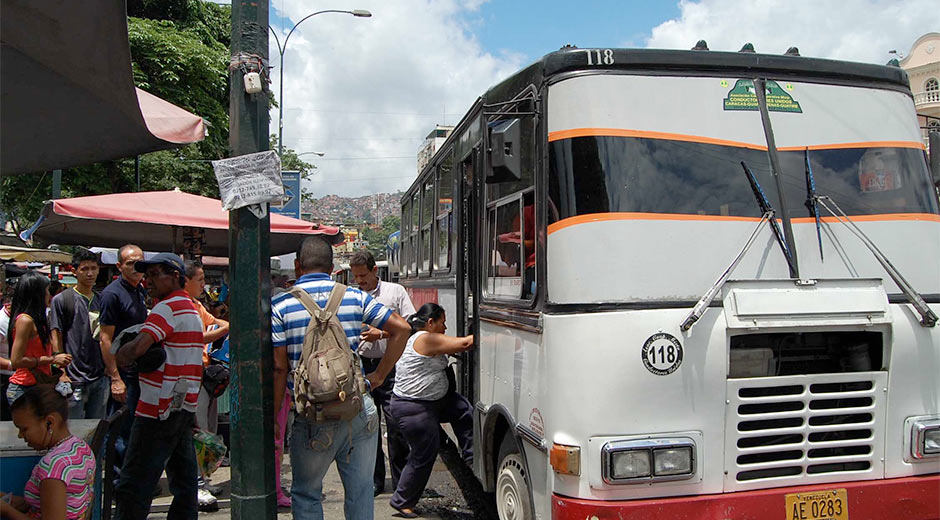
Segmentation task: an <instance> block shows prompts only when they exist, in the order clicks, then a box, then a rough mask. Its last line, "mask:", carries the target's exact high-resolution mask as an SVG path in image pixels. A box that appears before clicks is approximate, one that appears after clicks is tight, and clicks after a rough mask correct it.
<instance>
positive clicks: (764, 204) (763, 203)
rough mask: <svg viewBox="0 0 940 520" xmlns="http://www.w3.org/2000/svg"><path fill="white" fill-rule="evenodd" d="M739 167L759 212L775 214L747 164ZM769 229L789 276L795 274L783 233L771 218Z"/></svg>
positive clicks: (742, 162)
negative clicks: (741, 168)
mask: <svg viewBox="0 0 940 520" xmlns="http://www.w3.org/2000/svg"><path fill="white" fill-rule="evenodd" d="M741 166H742V167H743V168H744V174H745V175H747V182H749V183H750V184H751V190H752V191H753V192H754V198H755V199H757V205H758V206H760V210H761V212H763V213H764V214H767V212H770V213H771V214H776V211H774V207H773V206H771V205H770V201H769V200H767V196H766V195H764V190H762V189H761V187H760V183H758V182H757V177H754V174H753V173H751V169H750V168H748V167H747V163H746V162H744V161H741ZM768 222H770V229H771V230H773V232H774V236H775V237H777V243H778V244H780V250H781V251H783V256H784V257H786V259H787V266H788V267H789V268H790V274H791V276H792V275H793V273H795V272H796V263H795V262H794V261H793V256H792V255H791V253H790V249H789V248H788V247H787V242H786V240H784V238H783V231H781V229H780V225H779V224H777V219H775V218H771V219H770V220H769V221H768Z"/></svg>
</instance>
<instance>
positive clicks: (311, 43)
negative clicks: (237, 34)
mask: <svg viewBox="0 0 940 520" xmlns="http://www.w3.org/2000/svg"><path fill="white" fill-rule="evenodd" d="M321 9H346V10H353V9H366V10H369V11H371V12H372V14H373V16H372V17H371V18H355V17H352V16H350V15H345V14H334V13H325V14H321V15H317V16H315V17H313V18H310V19H308V20H306V21H305V22H303V24H301V25H300V26H298V28H297V30H296V31H295V32H294V33H293V35H292V36H291V37H290V40H289V43H288V45H287V50H286V53H285V55H284V61H285V64H284V70H283V74H284V100H283V102H284V143H285V145H286V146H288V147H290V148H293V149H295V150H297V151H298V152H300V153H303V152H322V153H324V154H325V155H324V156H323V157H322V158H321V157H317V156H316V155H312V154H309V155H305V156H304V157H303V158H304V159H306V160H308V161H309V162H311V163H313V164H315V165H316V167H317V171H316V173H315V175H314V180H313V181H312V182H310V183H309V184H308V185H307V186H306V188H307V189H308V190H309V191H311V193H312V195H313V196H314V197H317V198H319V197H322V196H324V195H328V194H338V195H343V196H359V195H365V194H370V193H376V192H391V191H396V190H403V189H406V188H407V187H408V186H410V185H411V182H412V181H413V180H414V178H415V175H416V163H417V161H416V155H417V151H418V149H419V148H420V146H421V144H422V142H423V141H424V137H425V136H426V135H427V133H428V132H429V131H431V130H432V129H433V128H434V125H435V124H455V123H457V122H458V121H459V119H460V118H461V116H462V115H463V114H464V113H465V111H466V110H467V109H468V108H469V107H470V105H471V104H472V103H473V101H474V100H475V99H476V98H477V97H478V96H479V95H480V94H482V93H483V92H484V91H485V90H486V89H487V88H488V87H489V86H491V85H493V84H494V83H496V82H498V81H500V80H501V79H503V78H505V77H507V76H508V75H510V74H512V73H513V72H515V71H516V70H518V69H520V68H522V67H523V66H525V65H527V64H528V63H530V62H532V61H534V60H536V59H538V58H539V57H541V56H542V55H543V54H545V53H548V52H551V51H553V50H556V49H558V48H559V47H561V46H563V45H565V44H569V43H570V44H574V45H577V46H579V47H653V48H665V49H688V48H690V47H691V46H692V45H693V44H694V43H695V42H696V41H697V40H699V39H705V40H707V41H708V45H709V47H710V48H711V49H713V50H727V51H734V50H738V49H739V48H740V47H741V45H742V44H743V43H745V42H752V43H753V44H754V46H755V47H756V49H757V51H758V52H767V53H782V52H784V51H785V50H786V49H787V48H788V47H790V46H792V45H796V46H798V47H799V48H800V51H801V53H802V54H803V55H804V56H813V57H824V58H836V59H844V60H852V61H862V62H871V63H879V64H883V63H885V62H886V61H887V60H888V59H890V58H891V57H892V55H890V54H889V51H891V50H897V51H898V52H899V53H900V54H901V55H902V56H903V55H906V54H907V53H908V52H909V51H910V47H911V45H912V44H913V43H914V41H915V40H916V39H917V38H918V37H919V36H920V35H922V34H924V33H926V32H931V31H940V9H938V8H937V1H936V0H895V1H871V0H841V1H836V0H816V1H808V0H791V1H789V2H782V1H769V0H750V1H748V2H743V1H740V0H700V1H691V0H683V1H680V2H674V1H644V2H641V1H626V0H597V1H594V0H582V1H580V2H570V1H560V0H541V1H532V0H489V1H487V0H464V1H458V0H332V1H329V2H321V1H317V2H313V1H310V0H271V20H270V21H271V26H272V27H273V28H274V29H275V30H278V31H279V36H280V37H281V41H283V39H284V38H283V37H284V36H285V35H286V34H287V31H289V30H290V27H291V26H292V25H293V24H294V23H295V22H296V21H298V20H300V19H302V18H303V17H304V16H306V15H308V14H310V13H312V12H314V11H317V10H321ZM270 56H271V63H272V65H275V66H276V65H278V59H279V56H278V49H277V46H276V44H275V40H274V38H271V51H270ZM280 73H281V71H279V70H278V69H275V70H274V71H273V83H272V85H271V90H272V92H275V93H277V92H278V88H279V81H280ZM277 118H278V112H277V109H275V110H272V112H271V119H272V123H271V132H272V133H277Z"/></svg>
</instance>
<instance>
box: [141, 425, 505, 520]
mask: <svg viewBox="0 0 940 520" xmlns="http://www.w3.org/2000/svg"><path fill="white" fill-rule="evenodd" d="M230 475H231V468H228V467H224V468H219V470H218V471H217V472H216V473H215V474H213V475H212V483H213V484H215V485H220V486H222V487H223V488H224V493H223V494H222V495H221V496H220V497H219V503H220V505H221V506H222V507H221V508H220V509H219V511H218V512H215V513H199V518H200V520H223V519H227V518H229V516H230V510H229V509H228V506H229V493H230V491H231V486H230V482H229V478H230ZM281 475H282V477H281V478H282V480H281V482H282V484H283V485H284V486H285V487H287V488H288V489H289V488H290V476H291V475H290V460H289V457H285V459H284V465H283V466H282V468H281ZM161 486H162V488H161V489H163V491H164V494H163V495H161V496H160V497H159V498H157V499H155V500H154V507H153V510H154V511H155V512H154V513H152V514H151V515H150V518H151V519H154V520H163V519H165V518H166V512H165V511H166V508H167V507H168V506H169V503H170V500H171V497H170V495H169V493H168V492H167V491H166V489H167V486H166V480H165V479H164V480H162V481H161ZM391 486H392V484H391V479H390V478H389V479H387V480H386V485H385V489H386V492H385V493H383V494H381V495H379V496H378V497H376V498H375V519H376V520H393V519H396V518H400V516H397V515H398V512H397V511H395V510H394V509H392V508H391V506H389V505H388V499H389V497H390V496H391V489H390V488H391ZM323 488H324V492H325V493H324V495H325V496H324V498H325V499H324V502H323V512H324V517H325V518H326V519H327V520H332V519H342V518H343V484H342V482H340V479H339V473H337V472H336V466H335V465H334V466H333V467H332V468H331V469H330V471H329V473H327V475H326V479H325V481H324V483H323ZM489 500H491V498H490V497H489V496H487V495H486V494H485V493H483V491H482V488H481V487H480V485H479V483H478V482H477V480H476V478H475V477H474V476H473V472H472V471H471V470H470V468H468V467H467V466H465V465H464V464H463V463H462V462H461V461H460V458H459V457H458V456H457V452H456V448H455V447H454V445H453V444H452V443H450V442H448V444H447V446H445V447H444V448H442V450H441V455H440V456H439V457H438V459H437V464H435V466H434V471H433V473H432V474H431V480H430V482H429V483H428V489H427V491H426V492H425V497H424V498H422V499H421V501H420V502H419V503H418V507H417V508H416V510H417V512H418V513H420V514H421V515H422V516H423V517H424V518H434V519H444V520H489V519H495V518H496V514H495V512H494V511H493V510H492V506H491V505H490V503H489ZM161 506H162V507H161ZM156 511H160V512H156ZM277 516H278V520H289V519H290V518H291V514H290V510H289V509H285V508H282V509H280V510H279V511H278V515H277Z"/></svg>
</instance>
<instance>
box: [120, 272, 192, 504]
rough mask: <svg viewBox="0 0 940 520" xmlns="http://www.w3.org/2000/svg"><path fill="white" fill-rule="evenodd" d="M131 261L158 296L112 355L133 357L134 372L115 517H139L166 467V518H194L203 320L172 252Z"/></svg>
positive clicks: (125, 360)
mask: <svg viewBox="0 0 940 520" xmlns="http://www.w3.org/2000/svg"><path fill="white" fill-rule="evenodd" d="M134 268H135V269H136V270H137V271H139V272H144V273H146V274H147V285H148V287H149V289H150V291H151V293H152V295H153V296H154V299H155V300H158V301H159V303H157V304H156V305H155V306H154V308H153V310H152V311H151V312H150V315H149V316H148V317H147V321H145V322H144V325H143V328H142V329H141V331H140V334H139V335H138V336H137V337H136V338H134V339H133V340H131V341H130V342H129V343H127V344H125V345H122V346H121V347H120V349H119V350H118V351H117V354H116V356H115V358H116V359H117V361H118V364H120V365H127V364H130V363H133V362H136V363H137V369H138V371H139V373H140V376H139V377H140V401H139V402H138V403H137V411H136V413H135V417H136V418H135V419H134V425H133V426H132V428H131V436H130V441H129V444H128V448H127V454H126V455H125V456H124V466H123V467H122V468H121V476H120V479H119V480H118V484H117V487H116V488H115V500H116V502H117V510H116V511H115V519H116V520H138V519H139V520H144V519H145V518H146V517H147V514H148V513H149V512H150V502H151V500H152V498H153V489H154V488H155V487H156V485H157V482H158V481H159V480H160V475H161V473H163V470H164V469H166V474H167V480H168V481H169V487H170V490H171V491H172V492H173V503H172V504H171V505H170V510H169V513H168V515H167V516H168V518H174V519H186V520H195V519H196V517H197V516H198V509H197V508H198V502H197V498H196V497H197V487H196V477H197V476H198V470H197V467H196V452H195V449H194V448H193V432H192V428H193V420H194V419H193V418H194V414H195V411H196V402H197V400H198V397H199V385H200V381H201V380H202V349H203V334H202V331H203V329H202V320H201V319H200V318H199V313H198V311H197V310H196V307H195V306H194V305H193V302H192V300H191V299H190V298H189V296H188V295H187V294H186V292H185V291H184V290H183V286H184V284H185V278H184V275H185V268H184V266H183V260H182V259H181V258H180V257H179V256H177V255H174V254H172V253H160V254H157V255H155V256H153V257H152V258H151V259H149V260H146V261H143V260H142V261H139V262H137V263H136V264H135V266H134Z"/></svg>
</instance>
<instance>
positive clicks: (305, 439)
mask: <svg viewBox="0 0 940 520" xmlns="http://www.w3.org/2000/svg"><path fill="white" fill-rule="evenodd" d="M332 270H333V248H332V247H331V246H330V245H329V244H327V243H326V241H324V240H323V239H321V238H318V237H309V238H306V239H305V240H304V241H303V243H302V244H301V245H300V248H299V249H298V250H297V258H296V259H295V260H294V271H295V273H296V275H297V283H296V284H295V286H296V287H300V288H301V289H303V290H304V291H307V293H308V294H310V296H312V297H313V299H314V300H315V301H316V302H317V304H318V305H320V307H326V302H327V299H328V298H329V294H330V291H332V290H333V285H334V282H333V281H332V280H331V279H330V275H329V273H330V272H331V271H332ZM337 317H338V318H339V321H340V323H342V325H343V330H344V331H345V332H346V340H347V341H348V342H349V348H351V349H352V350H354V351H355V350H356V349H357V348H358V347H359V334H360V333H361V331H362V326H363V324H367V325H371V326H373V327H376V328H380V329H382V330H384V331H387V332H388V333H389V334H390V337H389V340H388V347H387V349H386V351H385V356H384V357H383V358H382V361H381V362H380V363H379V366H378V368H376V370H375V371H374V372H372V373H370V374H369V375H368V376H366V379H367V380H368V381H369V383H370V384H371V385H372V386H373V387H378V386H381V385H382V383H383V382H384V381H385V378H386V377H387V376H388V374H389V372H391V370H392V368H394V366H395V362H396V361H398V358H399V357H400V356H401V353H402V350H404V348H405V342H406V341H407V339H408V336H409V334H410V333H411V327H409V326H408V323H407V322H405V320H404V319H403V318H402V317H401V316H399V315H398V314H397V313H394V312H392V311H391V310H389V309H388V308H386V307H385V306H383V305H382V304H381V303H379V302H378V301H376V300H375V299H374V298H372V297H371V296H369V295H368V294H366V293H364V292H362V291H360V290H358V289H352V288H347V289H346V294H345V295H344V296H343V301H342V303H341V304H340V307H339V311H338V312H337ZM309 322H310V314H309V313H308V312H307V310H306V309H305V308H304V307H303V305H302V304H301V303H300V302H299V301H298V300H297V299H296V298H295V297H294V296H292V295H291V294H290V293H284V294H279V295H277V296H275V297H274V299H273V300H272V302H271V343H272V345H273V347H274V407H275V410H274V412H275V416H277V413H278V412H279V411H280V407H281V404H282V401H283V400H284V392H285V391H288V390H290V391H293V381H288V373H290V372H292V371H293V370H294V369H295V368H297V365H298V364H299V363H300V356H301V351H302V350H303V340H304V333H305V332H306V330H307V324H308V323H309ZM362 397H363V408H362V412H360V413H359V415H358V416H356V417H355V418H353V419H352V420H351V421H348V422H347V421H334V422H319V423H318V422H314V421H309V420H306V419H304V418H302V417H300V416H297V417H296V418H295V420H294V425H293V430H292V434H291V439H290V459H291V469H292V474H293V480H292V486H291V508H292V509H293V515H294V518H303V519H305V520H306V519H308V518H309V519H315V520H320V519H322V518H323V506H322V498H323V476H324V475H326V472H327V470H328V469H329V467H330V465H331V464H332V463H333V461H334V460H335V461H336V465H337V469H338V470H339V473H340V476H341V477H342V481H343V489H344V493H345V512H346V518H347V519H348V520H352V519H355V520H369V519H372V518H373V507H372V505H373V493H372V472H373V470H374V468H375V452H376V443H377V442H378V441H379V439H378V422H379V418H378V414H377V413H376V409H375V404H374V403H373V402H372V397H371V396H370V395H369V394H368V393H366V394H363V396H362Z"/></svg>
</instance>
